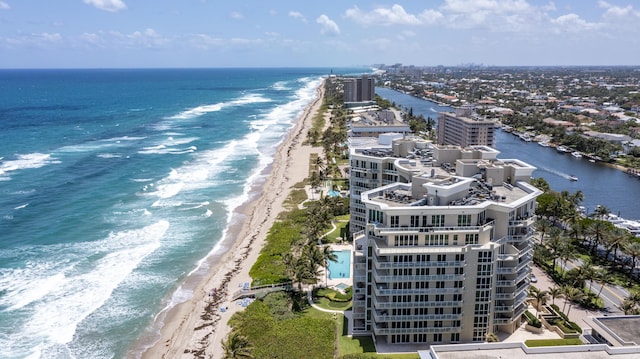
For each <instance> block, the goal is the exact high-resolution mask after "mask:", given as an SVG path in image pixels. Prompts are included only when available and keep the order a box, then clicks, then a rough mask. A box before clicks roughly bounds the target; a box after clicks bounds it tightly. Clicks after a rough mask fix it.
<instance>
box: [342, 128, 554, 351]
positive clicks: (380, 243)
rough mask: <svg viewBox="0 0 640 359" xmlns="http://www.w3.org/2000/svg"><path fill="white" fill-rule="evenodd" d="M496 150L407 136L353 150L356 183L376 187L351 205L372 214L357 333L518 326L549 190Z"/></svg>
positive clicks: (365, 236)
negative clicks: (538, 218)
mask: <svg viewBox="0 0 640 359" xmlns="http://www.w3.org/2000/svg"><path fill="white" fill-rule="evenodd" d="M498 154H499V152H498V151H497V150H495V149H492V148H489V147H486V146H474V147H468V148H462V147H459V146H439V145H430V144H429V143H426V142H425V141H421V140H413V139H408V138H397V139H394V140H393V141H392V144H391V146H387V147H383V146H382V145H381V144H377V147H376V146H372V147H370V148H369V149H368V150H365V149H364V146H361V147H360V148H354V149H352V151H351V164H352V168H351V171H352V172H351V183H352V186H353V185H354V184H355V185H356V186H357V188H360V189H364V188H365V187H366V185H371V186H373V185H377V186H378V187H375V188H372V189H368V190H363V191H362V192H361V193H359V194H358V195H357V198H356V199H355V201H357V202H359V203H358V205H359V206H360V207H361V208H360V207H357V208H353V209H352V217H351V218H352V220H354V218H356V220H357V221H358V223H357V224H356V226H361V225H362V223H361V222H363V223H364V229H363V230H361V231H359V232H357V233H354V257H353V261H352V263H353V273H354V277H353V281H354V282H353V295H354V296H353V324H352V325H353V330H354V333H355V334H370V335H372V336H373V337H374V340H375V341H376V343H385V344H402V343H405V344H412V345H415V344H426V345H430V344H436V343H437V344H446V343H467V342H480V341H485V340H486V335H487V334H488V333H495V332H498V331H504V332H513V331H514V330H515V329H516V328H517V327H518V326H519V324H520V317H521V315H522V313H523V312H524V310H525V308H526V298H527V290H528V288H529V278H530V273H531V269H530V263H531V260H532V256H533V251H532V243H531V238H532V235H533V226H534V222H535V217H534V212H535V207H536V202H535V201H536V197H537V196H538V195H540V194H541V193H542V192H541V191H540V190H538V189H537V188H535V187H533V186H532V185H530V184H529V180H530V178H531V174H532V173H533V171H534V170H535V168H534V167H532V166H530V165H528V164H526V163H524V162H521V161H518V160H500V159H498V158H497V156H498ZM354 167H355V169H356V170H355V171H354ZM374 168H375V169H376V171H377V172H374V171H373V169H374ZM358 169H361V170H362V171H359V170H358ZM374 173H377V175H376V177H378V178H376V179H375V181H377V182H374V180H373V178H372V177H373V175H374ZM358 174H359V175H358ZM379 176H382V178H379ZM358 181H361V182H360V183H359V182H358ZM353 194H354V192H352V195H353ZM353 203H354V199H353V198H352V204H353ZM354 212H357V214H356V216H354Z"/></svg>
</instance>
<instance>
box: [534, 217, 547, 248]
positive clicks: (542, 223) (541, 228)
mask: <svg viewBox="0 0 640 359" xmlns="http://www.w3.org/2000/svg"><path fill="white" fill-rule="evenodd" d="M549 228H551V222H549V220H548V219H546V218H543V219H540V220H537V221H536V224H535V229H536V232H538V233H540V243H544V235H545V234H546V233H547V231H548V230H549Z"/></svg>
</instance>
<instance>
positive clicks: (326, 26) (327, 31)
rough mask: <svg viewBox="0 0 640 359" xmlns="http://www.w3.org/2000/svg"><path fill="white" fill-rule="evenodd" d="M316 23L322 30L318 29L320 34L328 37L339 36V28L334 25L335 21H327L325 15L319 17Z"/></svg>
mask: <svg viewBox="0 0 640 359" xmlns="http://www.w3.org/2000/svg"><path fill="white" fill-rule="evenodd" d="M316 22H317V23H318V24H320V25H322V29H320V33H321V34H323V35H330V36H335V35H340V28H339V27H338V24H336V23H335V21H333V20H331V19H329V17H328V16H327V15H325V14H322V15H320V16H319V17H318V18H317V19H316Z"/></svg>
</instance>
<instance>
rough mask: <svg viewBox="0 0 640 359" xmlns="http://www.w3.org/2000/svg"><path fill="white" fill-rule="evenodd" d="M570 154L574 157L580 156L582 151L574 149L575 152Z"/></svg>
mask: <svg viewBox="0 0 640 359" xmlns="http://www.w3.org/2000/svg"><path fill="white" fill-rule="evenodd" d="M571 156H573V157H575V158H582V153H580V152H578V151H575V152H571Z"/></svg>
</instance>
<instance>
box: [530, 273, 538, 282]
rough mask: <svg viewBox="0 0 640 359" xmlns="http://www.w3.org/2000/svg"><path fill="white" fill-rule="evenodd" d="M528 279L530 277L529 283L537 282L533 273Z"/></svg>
mask: <svg viewBox="0 0 640 359" xmlns="http://www.w3.org/2000/svg"><path fill="white" fill-rule="evenodd" d="M530 279H531V283H538V278H536V275H535V274H532V275H531V278H530Z"/></svg>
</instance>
